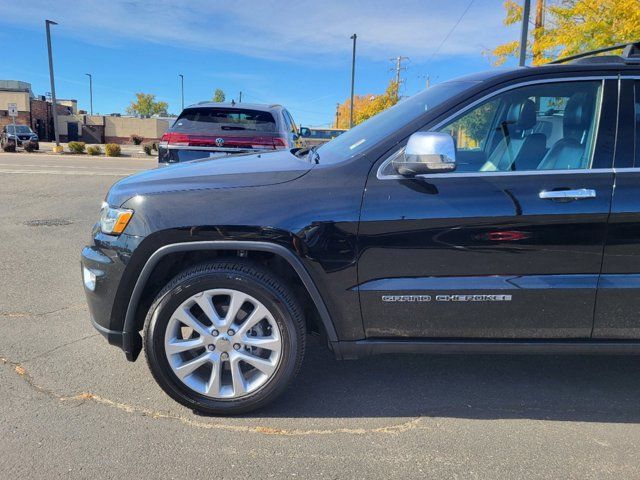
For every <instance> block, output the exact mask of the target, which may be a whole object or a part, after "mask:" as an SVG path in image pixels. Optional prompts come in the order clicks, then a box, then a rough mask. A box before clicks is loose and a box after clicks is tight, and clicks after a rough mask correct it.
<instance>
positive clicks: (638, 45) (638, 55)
mask: <svg viewBox="0 0 640 480" xmlns="http://www.w3.org/2000/svg"><path fill="white" fill-rule="evenodd" d="M620 49H622V55H621V56H620V57H619V58H621V59H622V60H623V61H624V62H625V63H640V41H639V42H631V43H619V44H618V45H613V46H611V47H604V48H598V49H597V50H591V51H589V52H584V53H579V54H577V55H571V56H569V57H563V58H559V59H558V60H554V61H552V62H548V63H547V65H554V64H559V63H566V62H571V61H573V60H579V59H581V58H585V57H591V56H594V55H597V54H599V53H605V52H611V51H613V50H620Z"/></svg>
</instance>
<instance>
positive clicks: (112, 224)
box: [100, 202, 133, 235]
mask: <svg viewBox="0 0 640 480" xmlns="http://www.w3.org/2000/svg"><path fill="white" fill-rule="evenodd" d="M132 216H133V210H128V209H126V208H113V207H110V206H109V204H108V203H106V202H103V203H102V209H101V210H100V230H102V233H106V234H107V235H120V234H121V233H122V232H124V229H125V228H127V225H128V224H129V220H131V217H132Z"/></svg>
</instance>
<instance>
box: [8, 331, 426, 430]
mask: <svg viewBox="0 0 640 480" xmlns="http://www.w3.org/2000/svg"><path fill="white" fill-rule="evenodd" d="M71 343H73V342H71ZM60 347H62V345H61V346H60ZM60 347H58V348H60ZM0 364H2V365H9V366H11V367H13V369H14V371H15V373H16V374H17V375H18V376H19V377H20V378H21V379H22V380H24V381H25V383H26V384H27V385H28V386H29V387H31V388H32V389H34V390H36V391H37V392H40V393H42V394H44V395H46V396H48V397H49V398H52V399H54V400H58V401H60V402H70V401H79V402H82V403H84V402H86V401H91V402H95V403H97V404H101V405H105V406H108V407H111V408H115V409H117V410H120V411H123V412H126V413H130V414H138V415H140V416H143V417H148V418H153V419H158V420H173V421H179V422H181V423H183V424H185V425H188V426H191V427H195V428H201V429H208V430H226V431H232V432H239V433H257V434H261V435H280V436H290V437H293V436H311V435H318V436H319V435H335V434H348V435H365V434H372V433H373V434H392V435H397V434H400V433H403V432H406V431H408V430H412V429H414V428H417V427H418V426H419V424H420V423H421V422H422V417H416V418H413V419H411V420H408V421H406V422H402V423H398V424H393V425H387V426H384V427H377V428H328V429H297V428H294V429H284V428H274V427H267V426H260V425H258V426H248V425H228V424H224V423H210V422H203V421H198V420H194V419H192V418H188V417H185V416H182V415H177V414H174V413H165V412H160V411H157V410H152V409H149V408H145V407H137V406H134V405H130V404H127V403H124V402H118V401H115V400H111V399H109V398H106V397H103V396H101V395H96V394H94V393H90V392H82V393H78V394H76V395H61V394H59V393H57V392H55V391H54V390H53V389H50V388H46V387H43V386H41V385H39V384H38V383H37V382H36V381H35V379H34V378H33V376H32V375H31V374H30V373H29V372H28V371H27V369H26V368H25V367H24V366H23V365H22V364H20V363H18V362H12V361H11V360H8V359H7V358H4V357H0Z"/></svg>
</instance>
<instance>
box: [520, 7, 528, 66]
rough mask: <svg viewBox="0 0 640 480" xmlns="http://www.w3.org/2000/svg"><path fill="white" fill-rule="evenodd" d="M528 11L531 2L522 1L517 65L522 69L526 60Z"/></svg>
mask: <svg viewBox="0 0 640 480" xmlns="http://www.w3.org/2000/svg"><path fill="white" fill-rule="evenodd" d="M529 10H531V0H524V8H523V11H522V30H521V32H520V62H519V63H518V65H520V66H521V67H524V64H525V61H526V59H527V36H528V35H529Z"/></svg>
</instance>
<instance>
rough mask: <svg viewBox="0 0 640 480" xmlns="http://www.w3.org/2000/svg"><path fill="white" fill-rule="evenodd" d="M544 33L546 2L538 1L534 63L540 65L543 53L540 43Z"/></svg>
mask: <svg viewBox="0 0 640 480" xmlns="http://www.w3.org/2000/svg"><path fill="white" fill-rule="evenodd" d="M543 32H544V0H537V2H536V22H535V24H534V27H533V63H534V65H537V64H538V61H539V60H540V57H541V56H542V52H541V51H540V50H538V48H537V47H538V41H539V40H540V36H541V35H542V33H543Z"/></svg>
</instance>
